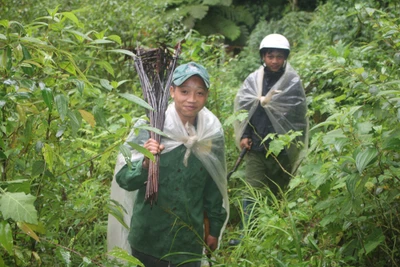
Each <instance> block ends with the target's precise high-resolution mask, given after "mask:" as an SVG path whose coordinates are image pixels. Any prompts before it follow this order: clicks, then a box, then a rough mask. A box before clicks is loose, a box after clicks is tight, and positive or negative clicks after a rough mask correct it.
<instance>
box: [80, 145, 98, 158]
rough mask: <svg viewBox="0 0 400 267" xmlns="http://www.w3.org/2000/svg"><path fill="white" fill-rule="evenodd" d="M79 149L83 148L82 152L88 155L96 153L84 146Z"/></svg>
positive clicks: (91, 155)
mask: <svg viewBox="0 0 400 267" xmlns="http://www.w3.org/2000/svg"><path fill="white" fill-rule="evenodd" d="M81 149H82V150H83V152H85V153H86V154H87V155H89V156H90V157H94V156H96V155H97V154H98V153H97V152H96V151H93V150H89V149H87V148H84V147H81Z"/></svg>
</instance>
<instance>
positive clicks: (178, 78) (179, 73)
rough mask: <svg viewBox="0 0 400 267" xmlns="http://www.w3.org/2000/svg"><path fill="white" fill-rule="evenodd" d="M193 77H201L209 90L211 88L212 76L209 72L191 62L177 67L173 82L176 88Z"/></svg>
mask: <svg viewBox="0 0 400 267" xmlns="http://www.w3.org/2000/svg"><path fill="white" fill-rule="evenodd" d="M193 75H199V76H200V77H201V78H202V79H203V81H204V84H205V85H206V87H207V89H208V88H210V76H209V75H208V72H207V70H206V69H205V68H204V67H203V66H202V65H200V64H197V63H196V62H189V63H186V64H183V65H180V66H179V67H177V68H176V69H175V71H174V74H173V75H172V82H173V83H174V84H175V85H176V86H180V85H181V84H182V83H184V82H185V81H186V80H187V79H189V78H190V77H192V76H193Z"/></svg>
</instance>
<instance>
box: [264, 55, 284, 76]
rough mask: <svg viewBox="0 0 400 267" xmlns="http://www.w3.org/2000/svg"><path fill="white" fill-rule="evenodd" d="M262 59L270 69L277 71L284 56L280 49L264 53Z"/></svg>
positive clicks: (281, 64)
mask: <svg viewBox="0 0 400 267" xmlns="http://www.w3.org/2000/svg"><path fill="white" fill-rule="evenodd" d="M263 60H264V63H265V66H266V67H267V68H268V69H269V70H270V71H273V72H277V71H279V70H280V68H282V66H283V64H284V63H285V60H286V57H285V53H283V52H282V51H272V52H269V53H265V55H264V58H263Z"/></svg>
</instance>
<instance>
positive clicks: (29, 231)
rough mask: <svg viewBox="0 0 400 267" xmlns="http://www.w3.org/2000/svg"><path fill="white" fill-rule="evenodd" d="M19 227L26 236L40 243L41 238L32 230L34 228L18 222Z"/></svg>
mask: <svg viewBox="0 0 400 267" xmlns="http://www.w3.org/2000/svg"><path fill="white" fill-rule="evenodd" d="M17 225H18V227H19V229H21V230H22V231H23V232H24V233H25V234H27V235H29V236H30V237H32V238H33V239H35V240H36V241H37V242H40V240H39V237H38V236H37V235H36V233H35V232H34V231H33V230H32V228H31V227H30V226H29V225H28V224H26V223H21V222H18V223H17Z"/></svg>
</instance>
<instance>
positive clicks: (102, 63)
mask: <svg viewBox="0 0 400 267" xmlns="http://www.w3.org/2000/svg"><path fill="white" fill-rule="evenodd" d="M96 64H97V65H99V66H101V67H103V68H104V69H105V70H106V71H107V72H108V73H110V74H111V75H112V76H113V77H114V69H113V67H112V66H111V64H110V63H108V62H107V61H97V62H96Z"/></svg>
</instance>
